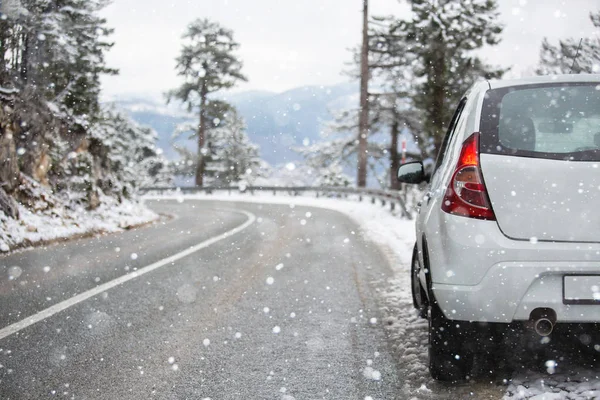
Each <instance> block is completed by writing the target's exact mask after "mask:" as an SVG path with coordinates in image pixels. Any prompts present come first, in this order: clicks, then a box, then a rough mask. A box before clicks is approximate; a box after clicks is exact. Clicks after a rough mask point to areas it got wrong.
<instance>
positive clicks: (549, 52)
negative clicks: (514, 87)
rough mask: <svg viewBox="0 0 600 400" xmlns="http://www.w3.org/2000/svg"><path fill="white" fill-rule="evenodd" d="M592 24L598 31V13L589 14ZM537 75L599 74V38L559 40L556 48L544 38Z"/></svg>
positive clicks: (599, 18) (599, 23) (599, 19)
mask: <svg viewBox="0 0 600 400" xmlns="http://www.w3.org/2000/svg"><path fill="white" fill-rule="evenodd" d="M590 20H591V21H592V24H593V25H594V26H595V27H596V28H597V29H600V11H597V12H595V13H594V12H592V13H590ZM536 72H537V73H538V74H539V75H547V74H569V73H574V74H581V73H587V74H597V73H600V36H598V35H596V37H592V38H581V39H574V38H568V39H564V40H560V41H559V42H558V46H555V45H553V44H551V43H550V42H549V41H548V39H546V38H544V40H543V42H542V48H541V50H540V63H539V66H538V68H537V70H536Z"/></svg>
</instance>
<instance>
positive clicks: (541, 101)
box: [482, 84, 600, 161]
mask: <svg viewBox="0 0 600 400" xmlns="http://www.w3.org/2000/svg"><path fill="white" fill-rule="evenodd" d="M596 88H597V85H596V84H576V85H573V84H571V85H564V84H563V85H553V86H547V85H545V86H536V87H525V88H522V89H515V88H512V89H508V90H507V89H502V90H495V91H490V93H488V94H487V95H486V100H485V102H484V110H485V111H484V115H483V116H482V127H483V129H482V130H485V131H486V132H485V133H486V134H485V135H484V140H483V143H482V145H483V151H485V152H488V153H494V154H511V155H516V156H524V157H535V158H546V159H568V160H574V161H576V160H581V161H586V160H587V161H598V160H600V92H599V91H598V90H597V89H596Z"/></svg>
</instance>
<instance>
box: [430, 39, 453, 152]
mask: <svg viewBox="0 0 600 400" xmlns="http://www.w3.org/2000/svg"><path fill="white" fill-rule="evenodd" d="M432 64H433V65H432V69H433V71H432V76H433V82H432V93H431V95H432V96H431V97H432V105H431V115H430V121H431V128H432V131H433V132H432V134H433V143H434V145H435V150H434V152H435V154H437V153H438V152H439V150H440V147H441V145H442V141H443V140H444V134H445V132H444V126H445V124H447V123H448V122H450V121H445V119H446V115H447V114H448V112H447V110H446V103H445V98H446V60H445V59H444V49H440V50H439V54H438V55H437V56H435V59H434V61H433V63H432Z"/></svg>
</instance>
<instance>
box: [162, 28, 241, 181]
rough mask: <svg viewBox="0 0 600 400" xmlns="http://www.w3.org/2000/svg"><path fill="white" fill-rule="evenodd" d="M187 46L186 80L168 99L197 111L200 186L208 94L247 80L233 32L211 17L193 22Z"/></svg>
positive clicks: (180, 62)
mask: <svg viewBox="0 0 600 400" xmlns="http://www.w3.org/2000/svg"><path fill="white" fill-rule="evenodd" d="M183 40H184V45H183V48H182V50H181V54H180V55H179V57H177V60H176V61H177V72H178V74H179V75H180V76H181V77H183V78H184V80H185V81H184V83H183V84H182V85H181V86H179V87H178V88H177V89H175V90H172V91H170V92H169V93H167V98H168V100H169V101H170V100H171V99H176V100H179V101H181V102H183V103H184V104H186V105H187V108H188V110H189V111H192V110H194V111H197V112H198V114H199V124H198V128H197V131H198V135H197V139H198V155H197V158H198V160H197V163H196V185H198V186H202V184H203V178H204V171H205V154H206V149H205V147H206V143H207V141H206V131H207V125H208V123H209V120H208V118H207V117H208V115H207V106H208V104H209V99H208V96H209V94H211V93H214V92H216V91H219V90H222V89H228V88H231V87H233V86H235V84H236V83H237V82H238V81H245V80H246V77H245V76H244V75H243V74H242V72H241V70H242V63H241V61H240V60H239V59H238V58H237V57H236V55H235V54H234V53H235V51H236V50H237V49H238V48H239V44H238V43H237V42H236V41H235V40H234V38H233V32H232V31H231V30H229V29H227V28H224V27H222V26H221V25H220V24H218V23H216V22H212V21H210V20H208V19H198V20H196V21H194V22H192V23H191V24H190V25H189V26H188V29H187V32H186V33H185V34H184V36H183Z"/></svg>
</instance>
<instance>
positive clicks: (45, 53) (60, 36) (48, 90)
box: [0, 0, 117, 125]
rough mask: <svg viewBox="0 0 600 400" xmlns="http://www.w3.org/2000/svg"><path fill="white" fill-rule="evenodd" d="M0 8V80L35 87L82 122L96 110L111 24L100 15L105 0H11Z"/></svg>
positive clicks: (109, 44)
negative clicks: (108, 25) (0, 16)
mask: <svg viewBox="0 0 600 400" xmlns="http://www.w3.org/2000/svg"><path fill="white" fill-rule="evenodd" d="M7 3H8V4H7V5H5V6H3V7H2V8H0V12H2V13H3V14H2V18H0V21H1V22H0V28H1V29H0V31H2V33H0V83H2V82H4V84H6V83H7V82H11V83H12V84H14V85H16V86H17V87H21V88H23V87H25V86H29V87H35V93H36V94H37V95H39V96H41V97H42V98H43V99H45V100H47V101H50V102H53V103H55V104H57V105H58V106H59V107H60V108H62V110H63V111H64V112H65V113H66V114H67V115H68V116H70V117H72V118H73V119H74V120H75V121H76V122H79V123H82V124H84V125H86V124H87V123H89V122H90V119H93V118H94V116H95V115H96V113H97V112H99V110H100V108H99V107H100V106H99V93H100V76H101V75H102V74H115V73H117V71H116V70H114V69H112V68H108V67H107V66H106V63H105V60H104V54H105V52H106V51H107V50H108V49H109V48H110V47H111V46H112V43H110V42H108V41H107V40H106V39H107V37H108V36H109V35H110V34H111V33H112V29H109V28H107V27H106V20H105V19H104V18H102V17H100V16H99V11H100V10H102V9H103V8H104V7H105V6H106V5H107V4H108V3H109V1H108V0H11V1H9V2H7Z"/></svg>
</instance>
